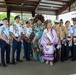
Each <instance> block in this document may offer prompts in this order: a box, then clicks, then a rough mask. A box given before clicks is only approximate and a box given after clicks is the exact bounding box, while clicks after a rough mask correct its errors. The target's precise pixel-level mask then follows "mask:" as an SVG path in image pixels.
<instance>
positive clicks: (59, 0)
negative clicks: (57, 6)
mask: <svg viewBox="0 0 76 75" xmlns="http://www.w3.org/2000/svg"><path fill="white" fill-rule="evenodd" d="M52 1H56V2H64V3H67V2H69V1H64V0H52Z"/></svg>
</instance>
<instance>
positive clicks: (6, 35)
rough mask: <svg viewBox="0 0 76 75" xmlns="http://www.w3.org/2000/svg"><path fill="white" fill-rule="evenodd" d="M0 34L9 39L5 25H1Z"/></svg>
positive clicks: (7, 28) (8, 31)
mask: <svg viewBox="0 0 76 75" xmlns="http://www.w3.org/2000/svg"><path fill="white" fill-rule="evenodd" d="M0 34H1V35H2V36H3V37H4V38H6V37H7V39H10V30H9V27H8V26H6V25H2V26H1V27H0Z"/></svg>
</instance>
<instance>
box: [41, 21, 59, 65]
mask: <svg viewBox="0 0 76 75" xmlns="http://www.w3.org/2000/svg"><path fill="white" fill-rule="evenodd" d="M45 25H46V29H45V30H44V32H43V35H42V38H41V45H42V46H43V58H44V59H45V60H46V64H48V63H49V62H50V65H53V59H54V50H55V47H54V44H55V43H57V42H58V37H57V34H56V31H55V30H54V29H53V28H52V24H51V20H46V21H45Z"/></svg>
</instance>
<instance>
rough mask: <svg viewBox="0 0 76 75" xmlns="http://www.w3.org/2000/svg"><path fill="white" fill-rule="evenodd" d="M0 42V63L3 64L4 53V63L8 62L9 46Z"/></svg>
mask: <svg viewBox="0 0 76 75" xmlns="http://www.w3.org/2000/svg"><path fill="white" fill-rule="evenodd" d="M0 41H1V63H2V64H5V59H4V56H5V55H4V53H5V51H6V63H9V62H10V45H9V44H7V43H6V42H5V41H3V40H0Z"/></svg>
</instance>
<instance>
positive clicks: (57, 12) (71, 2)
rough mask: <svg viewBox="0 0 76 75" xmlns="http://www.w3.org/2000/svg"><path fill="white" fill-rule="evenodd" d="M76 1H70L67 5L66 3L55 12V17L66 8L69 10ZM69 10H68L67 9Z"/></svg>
mask: <svg viewBox="0 0 76 75" xmlns="http://www.w3.org/2000/svg"><path fill="white" fill-rule="evenodd" d="M75 1H76V0H70V1H69V2H68V3H66V4H65V5H64V6H63V7H61V8H59V10H57V11H56V15H59V14H61V13H62V12H63V11H64V10H66V9H67V8H68V7H69V8H70V6H71V5H72V4H73V3H74V2H75ZM69 10H70V9H69Z"/></svg>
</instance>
